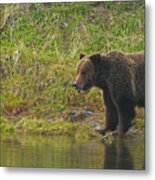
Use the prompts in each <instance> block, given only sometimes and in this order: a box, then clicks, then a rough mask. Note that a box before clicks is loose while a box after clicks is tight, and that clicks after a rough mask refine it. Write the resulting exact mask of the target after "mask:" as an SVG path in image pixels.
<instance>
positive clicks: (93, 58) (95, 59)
mask: <svg viewBox="0 0 155 180" xmlns="http://www.w3.org/2000/svg"><path fill="white" fill-rule="evenodd" d="M90 60H91V61H92V62H93V63H94V64H98V63H99V62H100V60H101V55H100V54H99V53H98V54H94V55H92V56H90Z"/></svg>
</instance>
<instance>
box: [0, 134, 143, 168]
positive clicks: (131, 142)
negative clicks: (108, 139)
mask: <svg viewBox="0 0 155 180" xmlns="http://www.w3.org/2000/svg"><path fill="white" fill-rule="evenodd" d="M144 163H145V162H144V136H143V135H138V136H135V135H133V136H132V137H125V138H116V139H115V140H114V141H113V142H112V144H107V143H103V142H98V140H97V139H93V140H90V141H87V142H79V141H76V140H75V139H74V138H72V137H64V136H57V137H54V136H28V135H25V136H24V135H22V136H21V135H19V134H17V135H7V136H2V137H1V166H15V167H48V168H94V169H136V170H142V169H144V167H145V164H144Z"/></svg>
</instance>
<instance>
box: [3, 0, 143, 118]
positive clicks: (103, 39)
mask: <svg viewBox="0 0 155 180" xmlns="http://www.w3.org/2000/svg"><path fill="white" fill-rule="evenodd" d="M0 8H1V14H0V20H1V21H0V22H1V24H0V27H1V28H0V29H1V32H2V33H1V37H0V38H1V45H0V46H1V61H0V64H1V71H0V77H1V89H0V91H1V107H2V108H1V109H2V111H1V114H2V115H3V116H5V117H6V118H7V119H9V120H14V119H15V120H17V119H21V118H22V117H30V118H43V119H52V120H57V119H60V118H63V112H64V111H65V110H66V109H71V108H74V107H81V108H86V107H88V106H89V109H93V110H95V111H100V110H101V109H102V108H103V107H101V104H102V103H103V102H102V99H101V97H100V92H99V90H98V89H96V88H94V89H92V91H90V92H89V93H88V94H85V95H79V94H78V93H77V92H76V91H75V90H74V89H73V88H72V87H71V83H72V82H73V80H74V78H75V66H76V63H77V61H78V59H79V54H80V52H85V53H87V54H92V53H96V52H108V51H111V50H114V49H118V50H122V51H126V52H133V51H139V50H143V49H144V2H143V1H136V2H132V1H131V2H100V3H97V2H88V3H50V4H39V3H38V4H3V5H2V4H1V5H0Z"/></svg>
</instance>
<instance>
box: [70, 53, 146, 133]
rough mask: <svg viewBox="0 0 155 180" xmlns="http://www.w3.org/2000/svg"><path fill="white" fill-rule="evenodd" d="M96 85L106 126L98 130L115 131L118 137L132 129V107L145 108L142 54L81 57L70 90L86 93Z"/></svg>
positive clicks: (133, 113)
mask: <svg viewBox="0 0 155 180" xmlns="http://www.w3.org/2000/svg"><path fill="white" fill-rule="evenodd" d="M93 86H96V87H98V88H100V89H101V90H102V91H103V99H104V103H105V112H106V113H105V114H106V126H105V128H104V129H103V130H101V131H100V133H101V134H105V132H106V131H108V130H110V131H114V130H116V128H118V133H119V134H120V135H123V134H125V133H126V132H127V131H128V129H129V128H130V127H131V124H132V119H133V118H134V117H135V106H140V107H144V105H145V62H144V52H137V53H129V54H127V53H123V52H119V51H112V52H110V53H108V54H94V55H90V56H88V55H84V54H80V61H79V62H78V64H77V76H76V80H75V82H74V84H73V87H74V88H76V89H78V90H83V91H87V90H89V89H90V88H91V87H93Z"/></svg>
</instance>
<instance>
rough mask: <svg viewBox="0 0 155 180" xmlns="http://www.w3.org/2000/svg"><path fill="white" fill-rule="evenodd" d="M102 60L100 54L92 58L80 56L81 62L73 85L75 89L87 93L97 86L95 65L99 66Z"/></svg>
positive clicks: (77, 67) (78, 64)
mask: <svg viewBox="0 0 155 180" xmlns="http://www.w3.org/2000/svg"><path fill="white" fill-rule="evenodd" d="M100 59H101V58H100V54H94V55H91V56H87V55H85V54H80V60H79V62H78V63H77V66H76V72H77V75H76V79H75V82H74V83H73V85H72V86H73V87H74V88H76V89H77V90H82V91H87V90H89V89H90V88H91V87H92V86H95V79H96V73H95V65H96V64H99V62H100Z"/></svg>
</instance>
